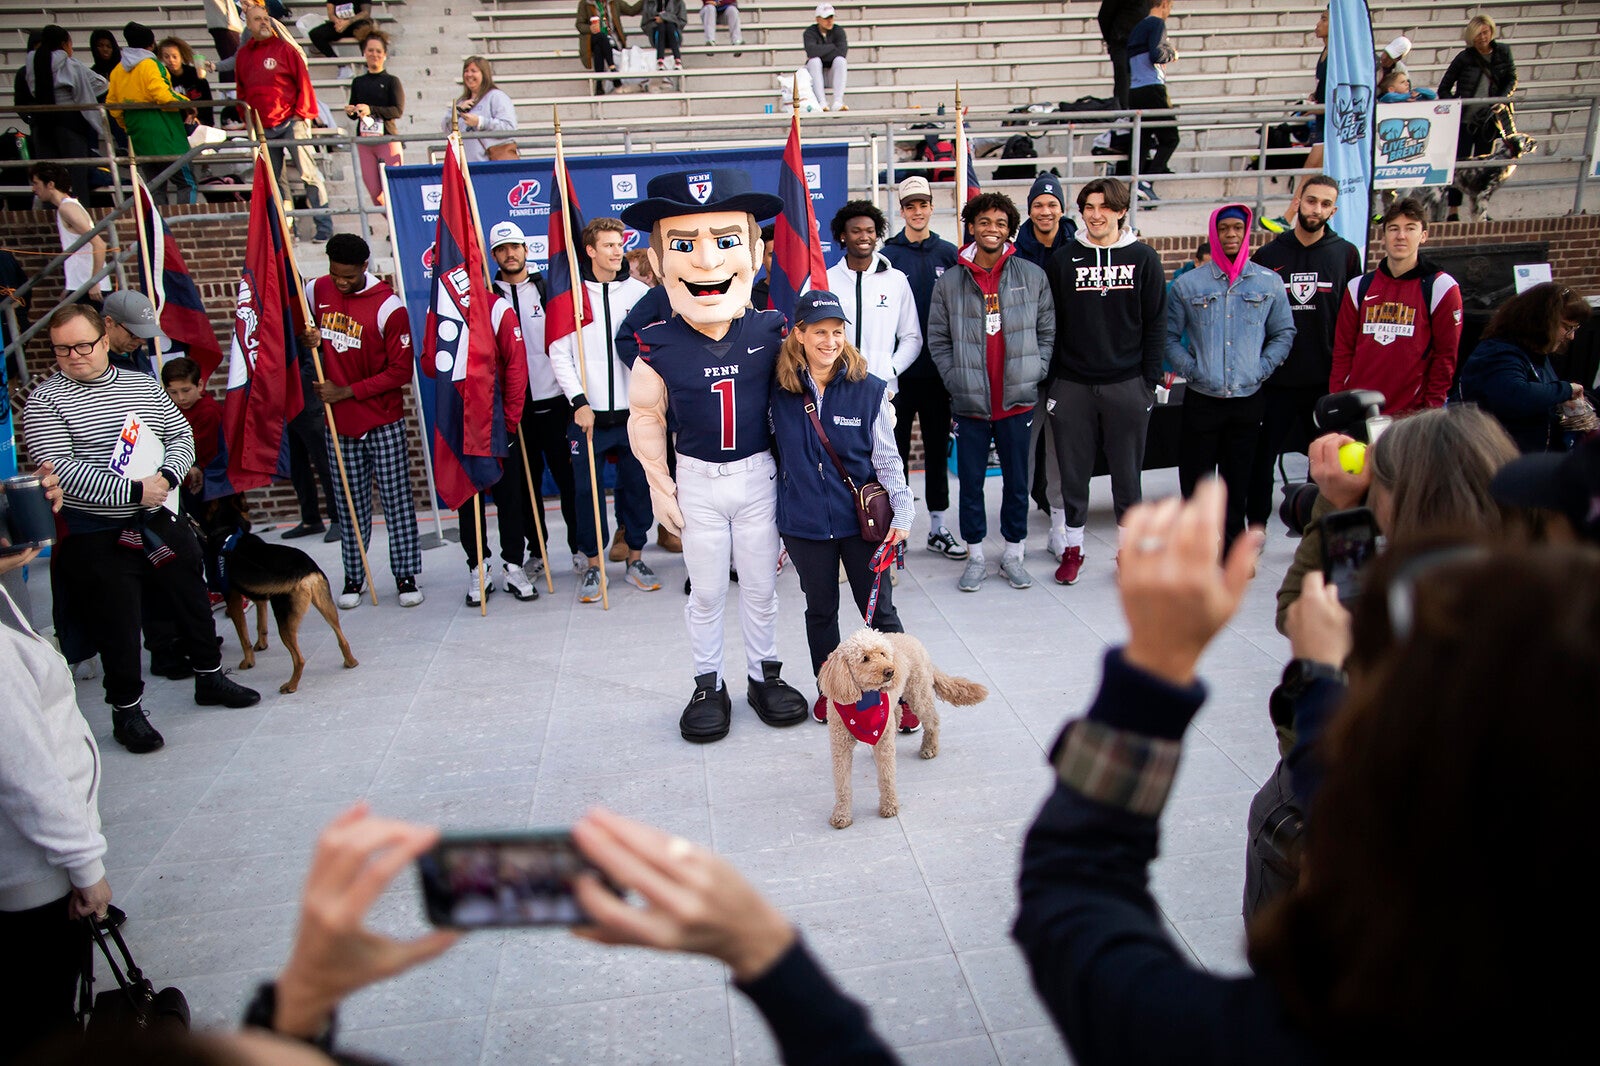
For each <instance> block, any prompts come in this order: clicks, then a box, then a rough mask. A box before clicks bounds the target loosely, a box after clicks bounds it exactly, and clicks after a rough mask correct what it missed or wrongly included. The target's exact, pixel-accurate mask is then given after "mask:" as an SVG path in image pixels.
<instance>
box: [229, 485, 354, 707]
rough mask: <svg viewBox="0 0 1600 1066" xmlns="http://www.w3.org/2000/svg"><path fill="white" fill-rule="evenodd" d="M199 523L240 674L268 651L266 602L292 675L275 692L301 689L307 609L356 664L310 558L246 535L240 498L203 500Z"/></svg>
mask: <svg viewBox="0 0 1600 1066" xmlns="http://www.w3.org/2000/svg"><path fill="white" fill-rule="evenodd" d="M199 520H200V527H201V530H202V533H203V535H202V537H201V541H202V543H203V544H204V545H205V552H206V574H207V576H208V577H212V576H213V575H217V576H220V577H221V579H222V583H223V584H224V585H225V586H226V590H225V592H224V595H225V596H226V597H227V601H228V617H229V618H231V619H232V620H233V627H234V629H235V630H236V631H237V632H238V634H239V644H240V646H241V647H242V648H244V660H243V661H242V662H240V663H239V669H241V670H249V669H250V668H251V667H253V666H255V664H256V652H258V651H265V650H266V649H267V603H268V602H269V601H270V602H271V604H272V614H273V616H274V617H275V618H276V619H277V621H278V639H279V640H281V641H282V642H283V646H284V647H285V648H287V649H289V657H290V658H291V659H292V660H294V675H293V676H292V677H290V678H289V680H287V681H285V682H284V683H283V684H281V685H279V686H278V691H279V692H282V693H290V692H293V691H294V690H295V689H297V688H299V687H300V674H301V673H302V672H303V671H304V670H305V666H306V658H305V656H304V655H302V654H300V642H299V640H298V635H299V633H300V622H301V620H303V619H304V618H305V616H306V611H307V610H309V609H310V608H312V607H315V608H316V609H317V610H318V611H319V612H320V613H321V614H322V617H323V618H325V619H327V622H328V625H329V626H330V627H331V628H332V629H333V635H334V636H335V637H337V638H338V640H339V650H340V651H341V652H343V653H344V666H345V669H346V670H349V669H352V668H354V667H356V666H358V665H359V664H358V663H357V662H356V657H355V656H354V655H353V654H351V652H350V642H349V641H347V640H345V639H344V630H343V629H340V628H339V612H338V610H337V609H336V608H335V607H334V604H333V593H332V591H331V590H330V589H329V587H328V575H326V574H324V573H323V572H322V568H321V567H319V566H317V564H316V562H315V561H313V560H312V558H311V556H309V555H307V554H306V553H305V552H303V551H301V550H300V549H299V548H291V547H289V546H288V545H286V544H268V543H267V542H266V541H264V540H262V539H261V538H260V537H258V536H256V535H255V534H254V533H252V532H250V514H249V511H248V509H247V507H246V506H245V503H244V498H243V497H242V496H228V497H225V498H222V499H217V500H208V501H206V503H205V504H204V505H203V506H202V507H201V509H200V514H199ZM235 534H237V536H235ZM230 539H231V540H232V544H231V546H230V545H229V541H230ZM246 599H251V600H254V601H255V605H256V640H255V643H254V644H253V645H252V644H251V642H250V633H249V627H248V626H247V625H246V624H245V617H244V601H245V600H246Z"/></svg>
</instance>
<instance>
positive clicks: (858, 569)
mask: <svg viewBox="0 0 1600 1066" xmlns="http://www.w3.org/2000/svg"><path fill="white" fill-rule="evenodd" d="M783 546H784V547H785V548H788V549H789V561H790V562H792V563H794V572H795V573H796V574H797V575H799V577H800V591H801V592H803V593H804V594H805V597H806V644H807V645H808V646H809V647H810V649H811V672H812V673H813V674H815V673H817V672H819V671H820V670H821V669H822V664H823V663H825V662H827V660H828V656H830V655H832V654H833V649H835V648H837V647H838V646H839V564H840V563H841V562H842V563H843V564H844V573H845V577H847V578H849V580H850V594H851V595H852V596H854V597H855V601H856V607H857V609H858V610H860V611H861V617H862V618H865V617H866V616H867V600H868V599H869V598H870V597H871V596H872V576H873V575H872V555H873V553H874V552H876V551H877V550H878V546H877V545H876V544H868V543H867V542H866V541H864V540H862V539H861V538H860V537H843V538H841V539H839V540H807V539H805V538H804V537H791V536H789V535H788V534H784V537H783ZM872 628H873V629H876V630H877V631H878V632H880V633H904V632H905V631H906V628H905V626H903V625H901V624H900V615H899V614H898V613H897V612H896V611H895V609H894V582H892V581H890V580H889V575H888V574H884V575H883V580H882V581H880V582H878V606H877V609H876V610H875V611H873V614H872Z"/></svg>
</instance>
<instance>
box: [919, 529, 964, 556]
mask: <svg viewBox="0 0 1600 1066" xmlns="http://www.w3.org/2000/svg"><path fill="white" fill-rule="evenodd" d="M928 550H929V551H931V552H937V553H938V554H940V555H942V556H944V557H945V558H946V559H965V558H966V557H967V546H966V545H965V544H962V543H961V542H960V541H958V540H956V538H955V537H954V535H952V534H951V532H950V531H949V530H948V529H946V528H944V527H943V526H940V527H939V528H938V529H936V530H934V531H933V532H931V533H929V534H928Z"/></svg>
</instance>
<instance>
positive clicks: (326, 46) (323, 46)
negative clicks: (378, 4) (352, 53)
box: [306, 19, 372, 56]
mask: <svg viewBox="0 0 1600 1066" xmlns="http://www.w3.org/2000/svg"><path fill="white" fill-rule="evenodd" d="M371 29H372V23H371V21H369V20H367V19H362V20H361V21H360V22H352V23H351V24H350V25H348V26H346V27H345V28H344V30H343V31H342V32H341V31H339V30H336V29H334V28H333V23H331V22H324V23H323V24H322V25H320V26H313V27H312V28H311V32H310V33H309V34H307V35H306V36H308V37H310V38H311V47H313V48H315V49H316V50H317V51H319V52H321V53H322V54H323V55H325V56H332V55H334V54H335V52H334V50H333V42H335V41H348V40H353V39H355V36H356V34H357V33H358V32H359V33H361V34H363V35H364V34H366V33H367V31H369V30H371Z"/></svg>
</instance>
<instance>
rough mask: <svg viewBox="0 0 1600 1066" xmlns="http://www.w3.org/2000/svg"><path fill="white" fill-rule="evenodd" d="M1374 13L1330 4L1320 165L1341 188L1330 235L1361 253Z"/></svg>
mask: <svg viewBox="0 0 1600 1066" xmlns="http://www.w3.org/2000/svg"><path fill="white" fill-rule="evenodd" d="M1375 62H1376V61H1375V58H1374V56H1373V51H1372V15H1371V14H1370V13H1369V12H1368V10H1367V3H1366V0H1332V2H1331V3H1329V4H1328V81H1327V86H1328V88H1327V99H1326V100H1324V101H1323V106H1324V107H1325V108H1326V109H1327V111H1326V114H1324V115H1323V116H1322V122H1323V131H1324V132H1323V143H1324V145H1325V146H1326V147H1325V148H1324V152H1325V155H1324V157H1323V166H1324V169H1325V170H1326V171H1327V173H1328V176H1329V177H1330V178H1332V179H1333V180H1334V181H1335V182H1336V183H1338V186H1339V206H1340V207H1341V208H1342V210H1341V211H1340V212H1339V213H1338V214H1336V215H1334V216H1333V222H1332V226H1333V231H1334V232H1335V233H1337V234H1338V235H1339V236H1341V237H1343V238H1344V239H1345V240H1347V241H1349V242H1350V243H1351V244H1353V245H1355V246H1356V247H1357V248H1360V249H1362V251H1363V252H1365V250H1366V247H1367V238H1368V236H1369V234H1370V229H1371V226H1370V223H1369V221H1368V218H1369V205H1370V204H1371V201H1372V121H1373V105H1374V103H1375V101H1376V100H1377V93H1376V91H1375V90H1376V86H1375V84H1374V83H1375V81H1376V69H1377V68H1376V66H1375Z"/></svg>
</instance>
